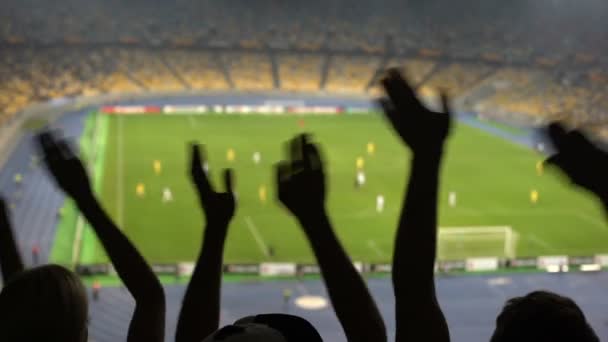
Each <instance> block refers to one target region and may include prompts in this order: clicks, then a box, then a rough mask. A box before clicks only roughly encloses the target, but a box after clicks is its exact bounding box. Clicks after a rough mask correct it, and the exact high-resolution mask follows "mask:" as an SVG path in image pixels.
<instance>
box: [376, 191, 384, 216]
mask: <svg viewBox="0 0 608 342" xmlns="http://www.w3.org/2000/svg"><path fill="white" fill-rule="evenodd" d="M376 211H377V212H379V213H381V212H383V211H384V196H382V195H378V196H377V197H376Z"/></svg>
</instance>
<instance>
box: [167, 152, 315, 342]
mask: <svg viewBox="0 0 608 342" xmlns="http://www.w3.org/2000/svg"><path fill="white" fill-rule="evenodd" d="M190 153H191V163H190V178H191V180H192V182H193V184H194V186H195V187H196V190H197V193H198V197H199V202H200V205H201V208H202V210H203V212H204V214H205V220H206V225H205V228H204V238H203V244H202V248H201V252H200V254H199V257H198V260H197V263H196V266H195V268H194V273H193V274H192V278H191V280H190V283H189V284H188V288H187V290H186V295H185V296H184V300H183V302H182V308H181V311H180V314H179V319H178V323H177V331H176V334H175V340H176V341H177V342H190V341H191V342H195V341H196V342H200V341H224V342H237V341H238V342H240V341H268V342H299V341H302V342H314V341H321V337H320V336H319V333H318V332H317V330H316V329H315V328H314V327H313V326H312V325H311V324H310V323H309V322H308V321H306V320H304V319H303V318H300V317H297V316H292V315H285V314H264V315H256V316H249V317H244V318H242V319H239V320H238V321H236V322H235V323H234V324H231V325H227V326H225V327H223V328H221V329H219V330H218V328H219V323H220V322H219V319H220V286H221V277H222V258H223V251H224V243H225V241H226V234H227V232H228V225H229V224H230V221H231V220H232V218H233V217H234V214H235V211H236V201H235V195H234V189H233V175H232V170H225V171H224V186H225V189H226V191H225V192H218V191H216V190H215V188H214V187H213V186H212V185H211V183H210V181H209V177H208V175H207V172H205V170H204V168H203V165H205V163H206V157H205V154H204V150H202V149H201V147H200V146H199V145H198V144H192V146H191V151H190Z"/></svg>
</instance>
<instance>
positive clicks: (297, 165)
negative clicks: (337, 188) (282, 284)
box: [276, 135, 386, 342]
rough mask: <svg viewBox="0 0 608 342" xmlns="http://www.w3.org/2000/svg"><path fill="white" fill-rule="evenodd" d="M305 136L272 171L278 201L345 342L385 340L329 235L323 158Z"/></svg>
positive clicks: (363, 289)
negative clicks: (311, 260)
mask: <svg viewBox="0 0 608 342" xmlns="http://www.w3.org/2000/svg"><path fill="white" fill-rule="evenodd" d="M309 139H310V138H309V137H308V136H307V135H300V136H298V137H296V138H294V139H293V140H292V141H291V142H290V144H289V145H290V146H289V151H290V152H289V160H287V161H282V162H280V163H279V164H278V165H277V167H276V178H277V179H276V182H277V192H278V197H279V201H280V202H281V203H282V204H283V205H284V206H285V207H286V208H287V209H288V210H289V212H290V213H291V214H292V215H293V216H294V217H295V218H296V220H297V221H298V222H299V224H300V226H301V227H302V229H303V230H304V233H305V234H306V236H307V238H308V241H309V243H310V245H311V247H312V250H313V252H314V254H315V256H316V258H317V262H318V263H319V266H320V268H321V274H322V276H323V280H324V281H325V284H326V286H327V290H328V293H329V297H330V299H331V302H332V305H333V308H334V310H335V312H336V315H337V316H338V319H339V321H340V324H341V325H342V328H343V329H344V332H345V334H346V337H347V340H348V341H378V342H381V341H386V328H385V326H384V322H383V320H382V316H381V315H380V312H379V311H378V308H377V306H376V303H375V302H374V300H373V298H372V296H371V295H370V293H369V290H368V289H367V286H366V285H365V282H364V281H363V279H362V278H361V276H360V275H359V273H358V272H357V270H356V269H355V267H354V265H353V263H352V261H351V260H350V258H349V257H348V255H347V254H346V252H345V251H344V249H343V248H342V245H341V244H340V241H339V240H338V237H337V236H336V234H335V233H334V230H333V228H332V225H331V222H330V219H329V216H328V214H327V209H326V205H325V201H326V193H327V188H326V183H325V173H324V170H323V160H322V158H321V155H320V153H319V150H318V149H317V147H316V146H315V145H314V144H312V143H311V142H310V141H309Z"/></svg>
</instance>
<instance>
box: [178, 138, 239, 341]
mask: <svg viewBox="0 0 608 342" xmlns="http://www.w3.org/2000/svg"><path fill="white" fill-rule="evenodd" d="M191 156H192V158H191V163H190V177H191V179H192V182H193V184H194V186H195V187H196V190H197V192H198V197H199V201H200V205H201V208H202V210H203V212H204V214H205V219H206V221H207V223H206V225H205V228H204V238H203V244H202V249H201V252H200V254H199V256H198V261H197V263H196V267H195V268H194V273H193V274H192V278H191V279H190V284H188V289H187V290H186V295H185V297H184V300H183V302H182V309H181V311H180V314H179V320H178V322H177V331H176V334H175V341H177V342H200V341H202V340H203V339H205V337H207V336H208V335H210V334H211V333H213V332H214V331H216V330H217V329H218V328H219V323H220V286H221V281H222V257H223V253H224V242H225V240H226V234H227V232H228V225H229V223H230V221H231V220H232V218H233V216H234V212H235V208H236V203H235V199H234V193H233V190H232V172H231V170H226V171H225V172H224V183H225V187H226V192H217V191H215V190H214V188H213V186H212V185H211V183H210V182H209V179H208V177H207V173H206V172H205V170H204V169H203V165H204V163H205V162H206V161H205V158H204V156H201V152H200V148H199V146H198V145H197V144H193V145H192V150H191Z"/></svg>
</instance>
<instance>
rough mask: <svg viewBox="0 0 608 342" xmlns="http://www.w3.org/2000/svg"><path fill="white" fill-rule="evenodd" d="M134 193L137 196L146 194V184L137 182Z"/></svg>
mask: <svg viewBox="0 0 608 342" xmlns="http://www.w3.org/2000/svg"><path fill="white" fill-rule="evenodd" d="M135 194H137V196H139V197H144V196H145V195H146V186H145V185H144V183H138V184H137V186H136V187H135Z"/></svg>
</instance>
